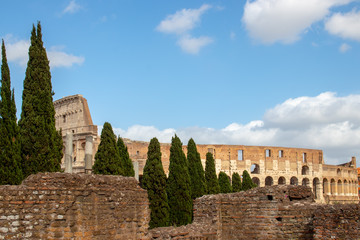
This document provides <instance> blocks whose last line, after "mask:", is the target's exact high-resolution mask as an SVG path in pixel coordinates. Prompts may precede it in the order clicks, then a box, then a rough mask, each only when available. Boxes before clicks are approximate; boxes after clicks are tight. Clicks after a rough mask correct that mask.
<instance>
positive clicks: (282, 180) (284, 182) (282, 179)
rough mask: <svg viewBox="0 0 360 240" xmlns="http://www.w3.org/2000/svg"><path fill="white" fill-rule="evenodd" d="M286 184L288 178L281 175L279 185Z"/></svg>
mask: <svg viewBox="0 0 360 240" xmlns="http://www.w3.org/2000/svg"><path fill="white" fill-rule="evenodd" d="M284 184H286V179H285V178H284V177H279V180H278V185H284Z"/></svg>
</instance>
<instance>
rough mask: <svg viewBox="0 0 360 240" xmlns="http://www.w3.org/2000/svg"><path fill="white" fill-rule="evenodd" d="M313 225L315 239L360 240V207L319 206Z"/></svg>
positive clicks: (353, 205) (354, 205)
mask: <svg viewBox="0 0 360 240" xmlns="http://www.w3.org/2000/svg"><path fill="white" fill-rule="evenodd" d="M313 225H314V239H318V240H328V239H360V205H359V204H347V205H342V204H335V205H330V206H329V205H325V206H319V208H318V209H316V211H315V216H314V221H313Z"/></svg>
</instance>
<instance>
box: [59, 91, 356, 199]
mask: <svg viewBox="0 0 360 240" xmlns="http://www.w3.org/2000/svg"><path fill="white" fill-rule="evenodd" d="M54 106H55V111H56V115H55V119H56V128H57V129H58V130H60V129H62V133H63V139H64V142H65V140H66V133H68V132H71V133H73V153H72V157H73V166H72V171H73V172H82V173H83V172H91V166H92V164H93V158H94V156H95V153H96V151H97V147H98V145H99V143H100V137H99V136H98V133H97V126H96V125H93V122H92V119H91V115H90V110H89V106H88V104H87V101H86V99H85V98H84V97H83V96H81V95H73V96H68V97H64V98H62V99H59V100H56V101H55V102H54ZM91 140H93V141H92V142H91V143H90V141H91ZM195 140H196V139H195ZM124 142H125V144H126V145H127V147H128V151H129V154H130V158H131V159H132V161H133V164H134V167H135V172H136V173H137V174H136V177H138V176H139V177H140V179H141V176H142V172H143V168H144V166H145V162H146V157H147V150H148V145H149V143H148V142H142V141H133V140H130V139H124ZM86 146H88V149H87V150H86ZM64 147H65V151H66V146H64ZM197 149H198V151H199V153H200V156H201V160H202V163H203V166H205V159H206V153H207V152H211V153H212V154H213V155H214V159H215V167H216V173H217V174H219V172H220V171H223V172H225V173H226V174H227V175H228V176H231V175H232V174H233V173H235V172H237V173H239V174H240V175H241V174H242V172H243V171H244V170H247V171H248V172H249V173H250V175H251V178H252V180H253V182H254V183H256V184H257V185H258V186H261V187H263V186H272V185H282V184H289V185H303V186H308V187H310V188H311V189H312V191H313V193H314V196H315V200H316V202H319V203H337V202H341V203H357V202H358V201H359V198H358V190H357V184H358V183H357V177H358V176H357V171H356V159H355V157H353V158H352V159H351V160H350V161H349V162H347V163H345V164H341V165H330V164H326V162H325V161H324V158H323V152H322V150H317V149H303V148H288V147H271V146H244V145H213V144H198V145H197ZM183 150H184V152H185V154H186V152H187V147H186V146H183ZM85 152H86V153H85ZM161 153H162V159H161V160H162V163H163V167H164V170H165V173H166V174H168V168H169V163H170V162H169V156H170V144H167V143H162V144H161ZM85 158H86V159H87V160H86V161H85ZM62 167H63V168H65V159H63V161H62Z"/></svg>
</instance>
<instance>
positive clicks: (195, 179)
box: [187, 138, 206, 199]
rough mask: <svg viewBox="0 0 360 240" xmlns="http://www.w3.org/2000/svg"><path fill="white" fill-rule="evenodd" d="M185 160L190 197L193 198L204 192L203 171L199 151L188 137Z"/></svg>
mask: <svg viewBox="0 0 360 240" xmlns="http://www.w3.org/2000/svg"><path fill="white" fill-rule="evenodd" d="M187 160H188V164H189V174H190V180H191V198H192V199H195V198H198V197H201V196H203V195H205V194H206V183H205V172H204V168H203V166H202V164H201V158H200V153H199V152H198V151H197V148H196V144H195V142H194V140H193V139H192V138H190V140H189V142H188V146H187Z"/></svg>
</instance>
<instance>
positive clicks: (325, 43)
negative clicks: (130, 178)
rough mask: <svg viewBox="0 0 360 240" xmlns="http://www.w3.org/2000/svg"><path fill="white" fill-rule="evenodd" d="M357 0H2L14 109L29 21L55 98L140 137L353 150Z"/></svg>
mask: <svg viewBox="0 0 360 240" xmlns="http://www.w3.org/2000/svg"><path fill="white" fill-rule="evenodd" d="M359 7H360V2H359V1H352V0H253V1H232V0H227V1H187V0H184V1H169V0H166V1H165V0H157V1H136V0H133V1H130V0H127V1H125V0H124V1H120V0H107V1H104V0H91V1H85V0H61V1H46V0H33V1H24V0H23V1H20V0H12V1H10V0H5V1H2V9H3V11H2V19H3V20H2V21H1V22H0V37H1V38H4V40H5V44H6V48H7V57H8V61H9V66H10V71H11V80H12V86H13V87H15V94H16V101H17V108H18V115H19V114H20V111H21V95H22V89H23V80H24V76H25V69H26V62H27V51H28V46H29V38H30V31H31V28H32V24H36V23H37V21H38V20H39V21H41V25H42V31H43V40H44V44H45V47H46V49H47V51H48V57H49V59H50V64H51V73H52V83H53V90H54V92H55V96H54V100H56V99H59V98H61V97H64V96H68V95H73V94H82V95H83V96H84V97H85V98H87V100H88V103H89V106H90V111H91V114H92V118H93V121H94V123H95V124H97V125H99V126H101V125H102V124H103V123H104V122H105V121H108V122H110V123H111V124H112V126H113V128H114V129H115V131H116V133H117V134H121V136H123V137H128V138H131V139H135V140H146V141H148V140H150V138H152V137H154V136H156V137H158V138H159V140H160V141H162V142H169V141H170V140H171V136H173V135H174V134H175V133H176V134H178V135H179V136H180V138H181V139H182V140H183V142H184V143H185V144H186V143H187V140H188V139H189V138H190V137H193V138H194V140H195V141H196V142H197V143H219V144H220V143H221V144H244V145H268V146H285V147H304V148H317V149H323V150H324V154H325V161H326V162H329V163H341V162H345V161H349V160H350V157H351V156H356V157H357V158H359V159H360V112H359V109H360V83H359V77H360V67H359V66H360V65H359V63H360V44H359V42H360V9H359Z"/></svg>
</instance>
